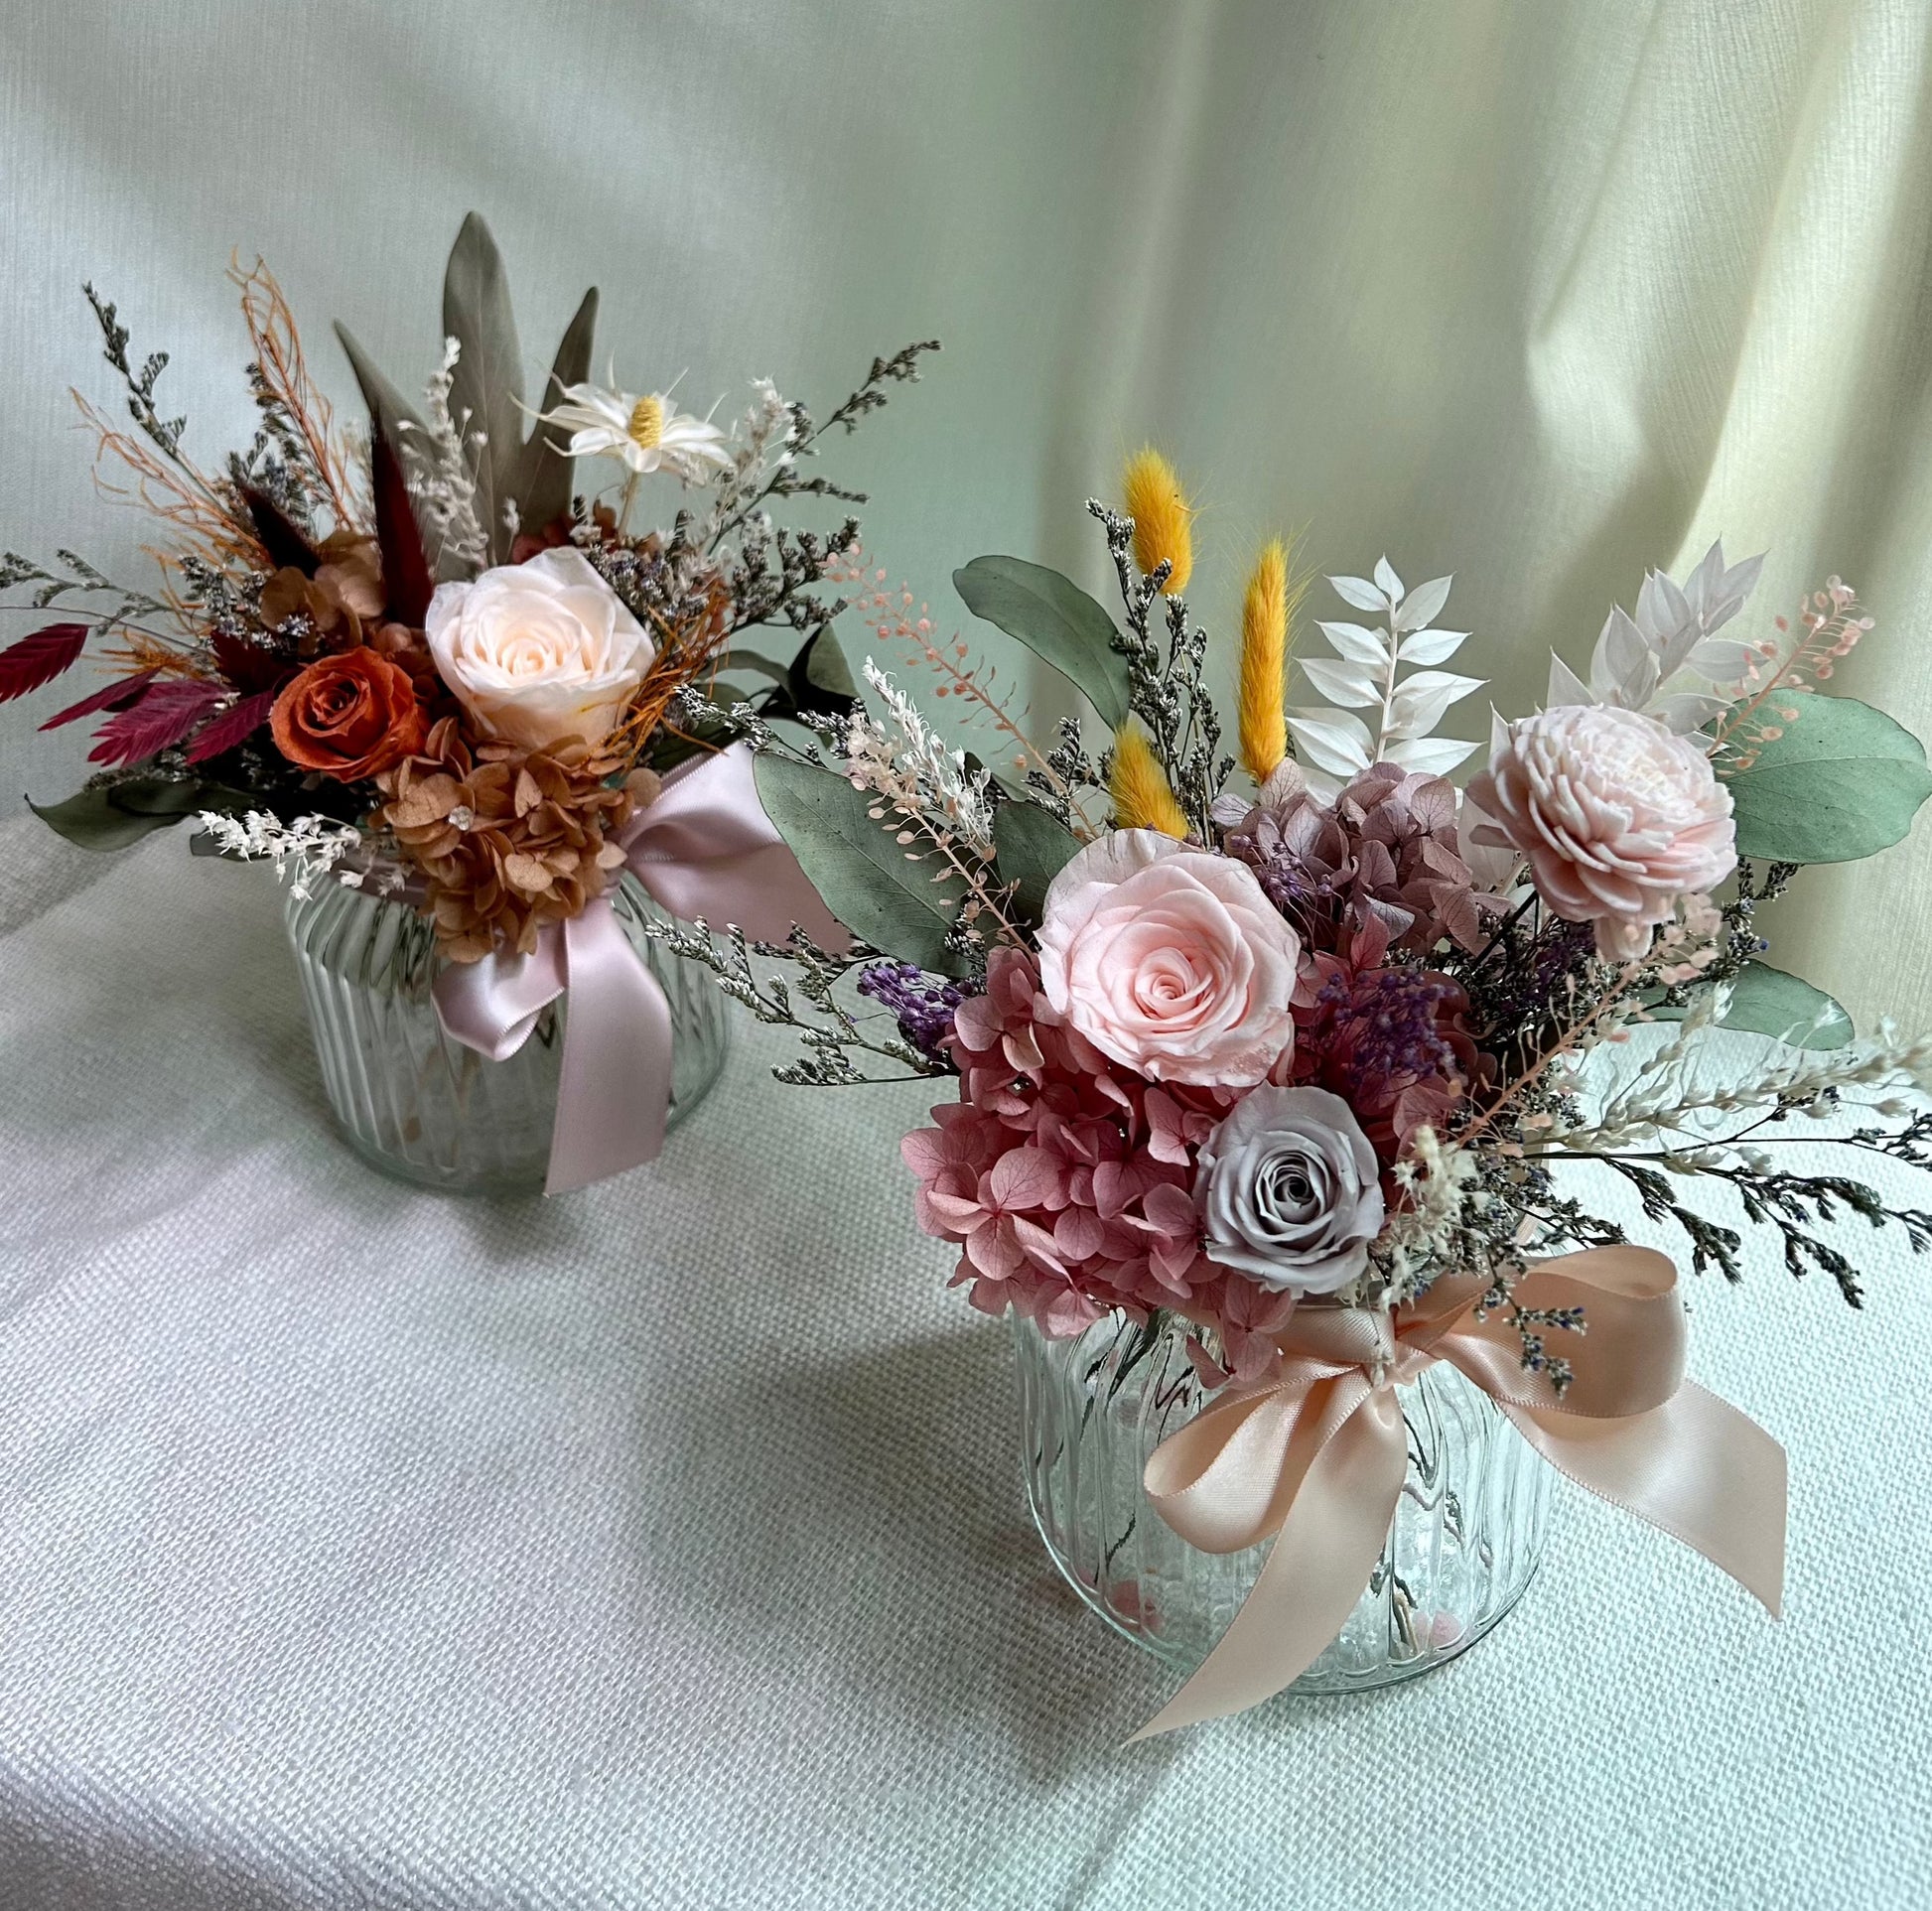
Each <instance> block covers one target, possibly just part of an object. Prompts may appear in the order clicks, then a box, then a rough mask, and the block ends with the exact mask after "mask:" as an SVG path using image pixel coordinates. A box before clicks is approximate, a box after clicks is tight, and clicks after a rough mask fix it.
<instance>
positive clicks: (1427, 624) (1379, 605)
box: [1288, 557, 1483, 799]
mask: <svg viewBox="0 0 1932 1911" xmlns="http://www.w3.org/2000/svg"><path fill="white" fill-rule="evenodd" d="M1328 582H1329V583H1330V584H1331V585H1332V586H1333V587H1334V590H1335V594H1336V596H1338V597H1339V598H1340V599H1341V600H1342V602H1343V603H1344V604H1346V605H1348V606H1349V607H1350V608H1352V609H1354V610H1357V611H1362V612H1366V613H1367V614H1369V615H1371V616H1373V617H1374V618H1376V619H1377V621H1376V622H1375V623H1373V624H1368V623H1348V622H1339V621H1336V622H1320V621H1317V623H1316V624H1315V628H1316V629H1318V630H1319V631H1320V632H1321V634H1322V636H1323V637H1325V638H1326V639H1327V641H1328V645H1329V647H1330V648H1331V649H1332V650H1333V651H1334V653H1335V655H1334V657H1333V658H1332V659H1330V658H1327V657H1303V658H1300V659H1298V661H1299V662H1300V664H1301V667H1302V673H1303V675H1304V676H1306V677H1307V678H1308V680H1309V682H1310V683H1311V685H1312V686H1313V688H1314V690H1315V691H1316V693H1317V694H1318V695H1320V696H1322V697H1325V698H1326V699H1327V702H1326V703H1325V704H1322V705H1316V706H1312V707H1304V708H1298V709H1295V710H1293V711H1291V712H1290V713H1289V719H1288V727H1289V729H1290V731H1291V732H1292V733H1293V735H1294V738H1295V742H1296V745H1297V753H1298V754H1299V755H1300V757H1301V758H1302V760H1303V763H1304V764H1305V766H1306V767H1307V769H1308V777H1309V782H1310V784H1311V787H1312V788H1313V789H1314V790H1315V792H1316V794H1318V795H1320V796H1322V797H1324V798H1330V799H1332V797H1333V796H1334V795H1335V793H1336V792H1337V791H1338V790H1339V789H1340V788H1341V787H1342V786H1343V785H1344V784H1346V783H1348V782H1349V781H1351V780H1352V779H1353V778H1354V777H1356V776H1358V775H1360V774H1361V772H1362V771H1363V770H1365V769H1368V768H1370V767H1371V766H1372V765H1373V764H1376V763H1395V764H1397V765H1398V766H1399V767H1401V768H1403V769H1410V770H1419V771H1421V772H1422V773H1423V774H1425V775H1429V776H1443V775H1447V774H1448V773H1449V771H1450V770H1451V769H1453V768H1455V766H1456V765H1457V764H1458V763H1460V762H1461V761H1462V760H1463V759H1464V758H1465V757H1466V756H1467V755H1468V754H1469V752H1470V751H1473V750H1474V749H1475V745H1474V744H1465V743H1460V742H1458V741H1456V740H1455V739H1453V738H1438V737H1437V736H1436V735H1435V734H1434V733H1435V730H1436V727H1437V725H1438V724H1440V723H1441V722H1442V721H1443V718H1444V717H1445V716H1446V715H1447V714H1448V712H1449V707H1450V706H1451V705H1452V704H1456V703H1460V702H1461V700H1462V699H1463V698H1464V697H1466V696H1468V694H1469V693H1470V692H1471V691H1472V690H1478V689H1480V688H1481V687H1482V683H1483V679H1482V678H1480V677H1459V676H1457V675H1455V673H1454V672H1453V671H1449V670H1440V669H1438V668H1437V667H1436V666H1437V665H1438V664H1444V663H1447V662H1448V661H1449V658H1450V657H1452V656H1454V654H1455V653H1456V651H1457V650H1458V649H1459V648H1460V647H1461V646H1462V644H1463V643H1464V642H1465V641H1466V640H1467V638H1468V634H1469V633H1468V632H1467V631H1466V630H1439V629H1437V628H1436V627H1435V623H1434V619H1435V617H1436V616H1437V615H1438V614H1440V613H1441V612H1442V609H1443V607H1444V605H1446V604H1447V603H1448V602H1449V582H1450V581H1449V579H1448V578H1446V577H1445V578H1432V579H1431V580H1430V581H1429V583H1427V584H1419V585H1417V586H1416V588H1415V589H1414V590H1413V591H1406V592H1405V590H1404V589H1403V584H1402V580H1401V578H1399V577H1398V576H1397V575H1396V573H1395V570H1394V568H1393V567H1392V566H1391V565H1390V563H1389V560H1388V559H1387V558H1386V557H1384V558H1381V559H1378V560H1377V562H1376V566H1375V575H1374V577H1373V579H1369V578H1354V577H1331V578H1330V579H1329V580H1328ZM1357 711H1363V712H1366V713H1369V714H1368V715H1367V716H1366V717H1361V716H1357V715H1355V712H1357Z"/></svg>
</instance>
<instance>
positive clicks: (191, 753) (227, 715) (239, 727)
mask: <svg viewBox="0 0 1932 1911" xmlns="http://www.w3.org/2000/svg"><path fill="white" fill-rule="evenodd" d="M275 696H276V693H275V692H274V691H272V690H263V691H261V692H259V693H257V694H256V695H255V696H252V697H243V698H242V700H241V701H240V702H239V703H238V704H236V705H235V707H234V708H233V709H232V710H224V711H222V713H221V714H220V716H218V717H216V718H215V719H214V721H213V722H212V723H210V724H208V725H207V727H206V728H205V729H204V730H202V731H201V732H199V733H198V734H197V736H196V738H195V741H194V742H193V743H192V744H190V745H189V746H188V751H187V754H188V760H189V761H190V762H191V763H205V762H207V759H208V758H209V757H210V756H219V755H220V754H221V752H222V751H226V750H232V749H234V747H235V746H236V745H237V744H245V743H246V742H247V741H248V739H249V738H250V737H252V736H253V735H254V734H255V732H256V731H258V730H259V729H260V728H261V727H262V725H263V724H265V723H267V721H268V713H269V712H270V711H271V710H273V709H274V708H275Z"/></svg>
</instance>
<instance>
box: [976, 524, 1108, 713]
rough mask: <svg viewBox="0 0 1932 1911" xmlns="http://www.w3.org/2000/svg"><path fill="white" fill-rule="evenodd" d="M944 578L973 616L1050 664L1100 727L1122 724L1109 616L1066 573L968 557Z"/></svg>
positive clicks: (1013, 559)
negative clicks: (1096, 715)
mask: <svg viewBox="0 0 1932 1911" xmlns="http://www.w3.org/2000/svg"><path fill="white" fill-rule="evenodd" d="M952 581H953V588H954V589H955V590H956V591H958V593H959V595H960V596H961V598H963V599H964V600H965V603H966V608H967V610H969V611H970V612H972V614H974V616H976V617H983V618H984V619H985V620H986V621H987V622H988V623H991V624H997V625H998V626H999V628H1000V629H1002V630H1004V631H1005V632H1006V633H1007V635H1008V636H1010V637H1018V638H1019V639H1020V641H1021V642H1022V643H1024V644H1025V645H1026V646H1027V648H1028V649H1029V650H1031V651H1032V652H1033V653H1034V655H1035V656H1036V657H1038V658H1040V659H1041V660H1042V661H1043V662H1045V663H1050V664H1051V665H1052V666H1053V668H1054V669H1055V670H1057V671H1058V672H1059V673H1060V675H1061V676H1063V677H1064V678H1065V679H1066V680H1067V682H1069V683H1070V684H1072V686H1073V687H1074V689H1076V690H1077V691H1079V693H1080V694H1081V695H1082V696H1083V697H1085V698H1086V700H1087V701H1088V702H1089V703H1090V704H1092V705H1093V707H1094V709H1095V710H1097V711H1098V712H1099V713H1100V717H1101V721H1102V722H1104V723H1105V724H1106V725H1107V727H1108V729H1110V730H1118V729H1119V728H1120V727H1121V725H1122V724H1124V723H1125V722H1126V721H1127V707H1128V705H1127V695H1128V676H1127V659H1126V658H1125V657H1124V656H1122V655H1121V653H1120V652H1119V651H1118V650H1116V649H1115V648H1114V638H1115V635H1116V632H1115V629H1114V620H1113V618H1112V617H1110V616H1109V615H1108V614H1107V613H1106V612H1105V611H1104V610H1102V609H1101V607H1100V606H1099V605H1098V604H1096V603H1095V602H1094V601H1093V599H1092V598H1090V597H1088V596H1087V594H1086V593H1085V592H1084V591H1083V590H1081V589H1080V587H1079V586H1078V585H1077V584H1075V583H1074V582H1073V581H1072V579H1071V578H1065V577H1062V576H1061V575H1060V574H1059V572H1057V571H1053V570H1049V569H1048V568H1047V567H1046V566H1045V565H1043V564H1029V563H1028V562H1027V560H1026V559H1025V558H1018V557H976V558H975V559H974V560H973V561H972V563H970V564H968V565H966V566H965V567H964V568H963V569H961V570H957V571H955V572H954V573H953V574H952Z"/></svg>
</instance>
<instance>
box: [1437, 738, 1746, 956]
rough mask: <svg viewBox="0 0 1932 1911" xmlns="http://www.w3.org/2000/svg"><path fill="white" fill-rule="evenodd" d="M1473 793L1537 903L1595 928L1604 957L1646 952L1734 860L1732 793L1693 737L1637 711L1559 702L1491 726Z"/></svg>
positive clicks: (1486, 834) (1480, 836)
mask: <svg viewBox="0 0 1932 1911" xmlns="http://www.w3.org/2000/svg"><path fill="white" fill-rule="evenodd" d="M1469 796H1470V799H1471V800H1472V801H1473V802H1474V803H1476V804H1477V805H1479V806H1480V808H1481V809H1482V810H1483V811H1485V812H1486V814H1487V816H1488V818H1489V819H1490V824H1491V826H1493V832H1494V834H1495V835H1498V836H1500V837H1501V838H1502V839H1504V840H1506V841H1507V842H1508V844H1509V846H1510V847H1511V848H1513V849H1515V850H1517V851H1519V852H1520V853H1521V854H1522V855H1523V856H1525V857H1527V858H1528V859H1529V865H1530V877H1531V880H1532V881H1533V882H1534V883H1535V885H1536V887H1537V892H1538V893H1539V894H1540V895H1541V896H1542V897H1543V899H1544V901H1546V902H1547V903H1548V904H1549V905H1550V907H1551V908H1552V909H1554V910H1555V911H1556V913H1557V914H1558V915H1560V916H1562V917H1564V918H1565V919H1566V920H1567V921H1571V922H1591V923H1594V924H1595V927H1596V946H1597V949H1598V951H1599V952H1600V953H1601V954H1603V955H1605V956H1609V957H1620V958H1628V957H1633V956H1640V955H1642V954H1643V952H1644V951H1645V950H1646V949H1647V948H1648V947H1649V945H1650V937H1651V931H1652V929H1653V928H1654V927H1655V926H1656V925H1657V924H1658V923H1660V922H1664V921H1667V920H1668V919H1669V918H1670V916H1671V914H1672V912H1673V910H1674V909H1675V907H1676V904H1677V901H1678V898H1679V897H1680V896H1684V895H1689V894H1695V893H1698V892H1701V891H1703V890H1706V889H1709V888H1711V887H1714V886H1715V885H1717V884H1719V883H1721V882H1723V881H1724V879H1725V877H1726V876H1728V875H1729V874H1730V872H1731V871H1732V870H1733V869H1734V868H1735V867H1736V864H1737V841H1736V828H1735V825H1734V824H1733V823H1732V821H1731V814H1730V792H1729V790H1727V789H1726V788H1725V786H1724V785H1723V784H1722V783H1721V782H1719V780H1718V778H1717V776H1716V774H1715V773H1714V771H1713V770H1712V767H1711V759H1710V757H1709V756H1708V755H1707V754H1706V753H1705V750H1704V747H1703V745H1702V743H1701V741H1700V740H1699V739H1698V738H1696V737H1679V736H1675V735H1673V734H1672V732H1671V731H1670V730H1669V729H1668V728H1667V727H1666V726H1665V725H1664V724H1663V723H1661V722H1660V721H1659V720H1658V719H1657V718H1655V717H1648V716H1645V715H1643V714H1642V713H1641V712H1639V711H1634V710H1619V709H1615V708H1613V707H1610V706H1607V705H1595V704H1564V705H1559V706H1558V707H1557V708H1556V709H1554V710H1545V711H1542V712H1541V713H1539V714H1538V715H1537V716H1534V717H1526V718H1524V719H1522V720H1521V721H1520V722H1518V723H1513V724H1510V725H1508V726H1507V727H1504V726H1502V725H1498V727H1497V731H1496V735H1495V737H1494V739H1493V741H1492V743H1491V745H1490V751H1489V767H1488V769H1486V770H1485V771H1483V772H1482V774H1480V775H1478V776H1475V777H1473V778H1471V780H1470V783H1469ZM1490 837H1491V828H1490V827H1485V828H1483V829H1480V830H1478V831H1477V832H1476V841H1478V842H1483V841H1486V840H1490Z"/></svg>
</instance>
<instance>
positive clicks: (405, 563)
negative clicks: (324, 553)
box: [369, 422, 436, 628]
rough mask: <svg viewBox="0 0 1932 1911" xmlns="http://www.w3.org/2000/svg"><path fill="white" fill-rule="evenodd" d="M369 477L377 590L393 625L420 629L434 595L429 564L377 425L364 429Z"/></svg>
mask: <svg viewBox="0 0 1932 1911" xmlns="http://www.w3.org/2000/svg"><path fill="white" fill-rule="evenodd" d="M369 473H370V481H371V488H372V489H373V491H374V493H375V536H376V547H377V549H378V550H379V551H380V553H381V557H382V588H383V592H384V594H385V596H386V598H387V601H388V612H389V615H390V616H391V617H392V618H393V619H394V620H395V621H396V622H398V623H406V624H409V625H411V626H412V627H417V628H420V626H421V624H422V621H423V615H424V613H426V612H427V611H428V610H429V601H430V598H431V596H432V594H433V593H434V592H435V590H436V580H435V579H434V578H432V577H431V576H430V569H429V559H428V558H427V557H426V556H425V555H424V553H423V534H422V532H421V531H420V530H418V529H417V526H416V510H415V506H414V505H412V504H411V503H410V501H409V485H408V483H407V482H406V480H405V479H404V478H403V474H402V465H401V462H400V461H399V460H398V459H397V457H396V454H395V451H394V450H393V448H392V447H391V446H390V444H389V441H388V440H387V439H386V438H385V437H383V435H382V429H381V425H380V423H379V422H378V423H373V424H371V426H370V434H369Z"/></svg>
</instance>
